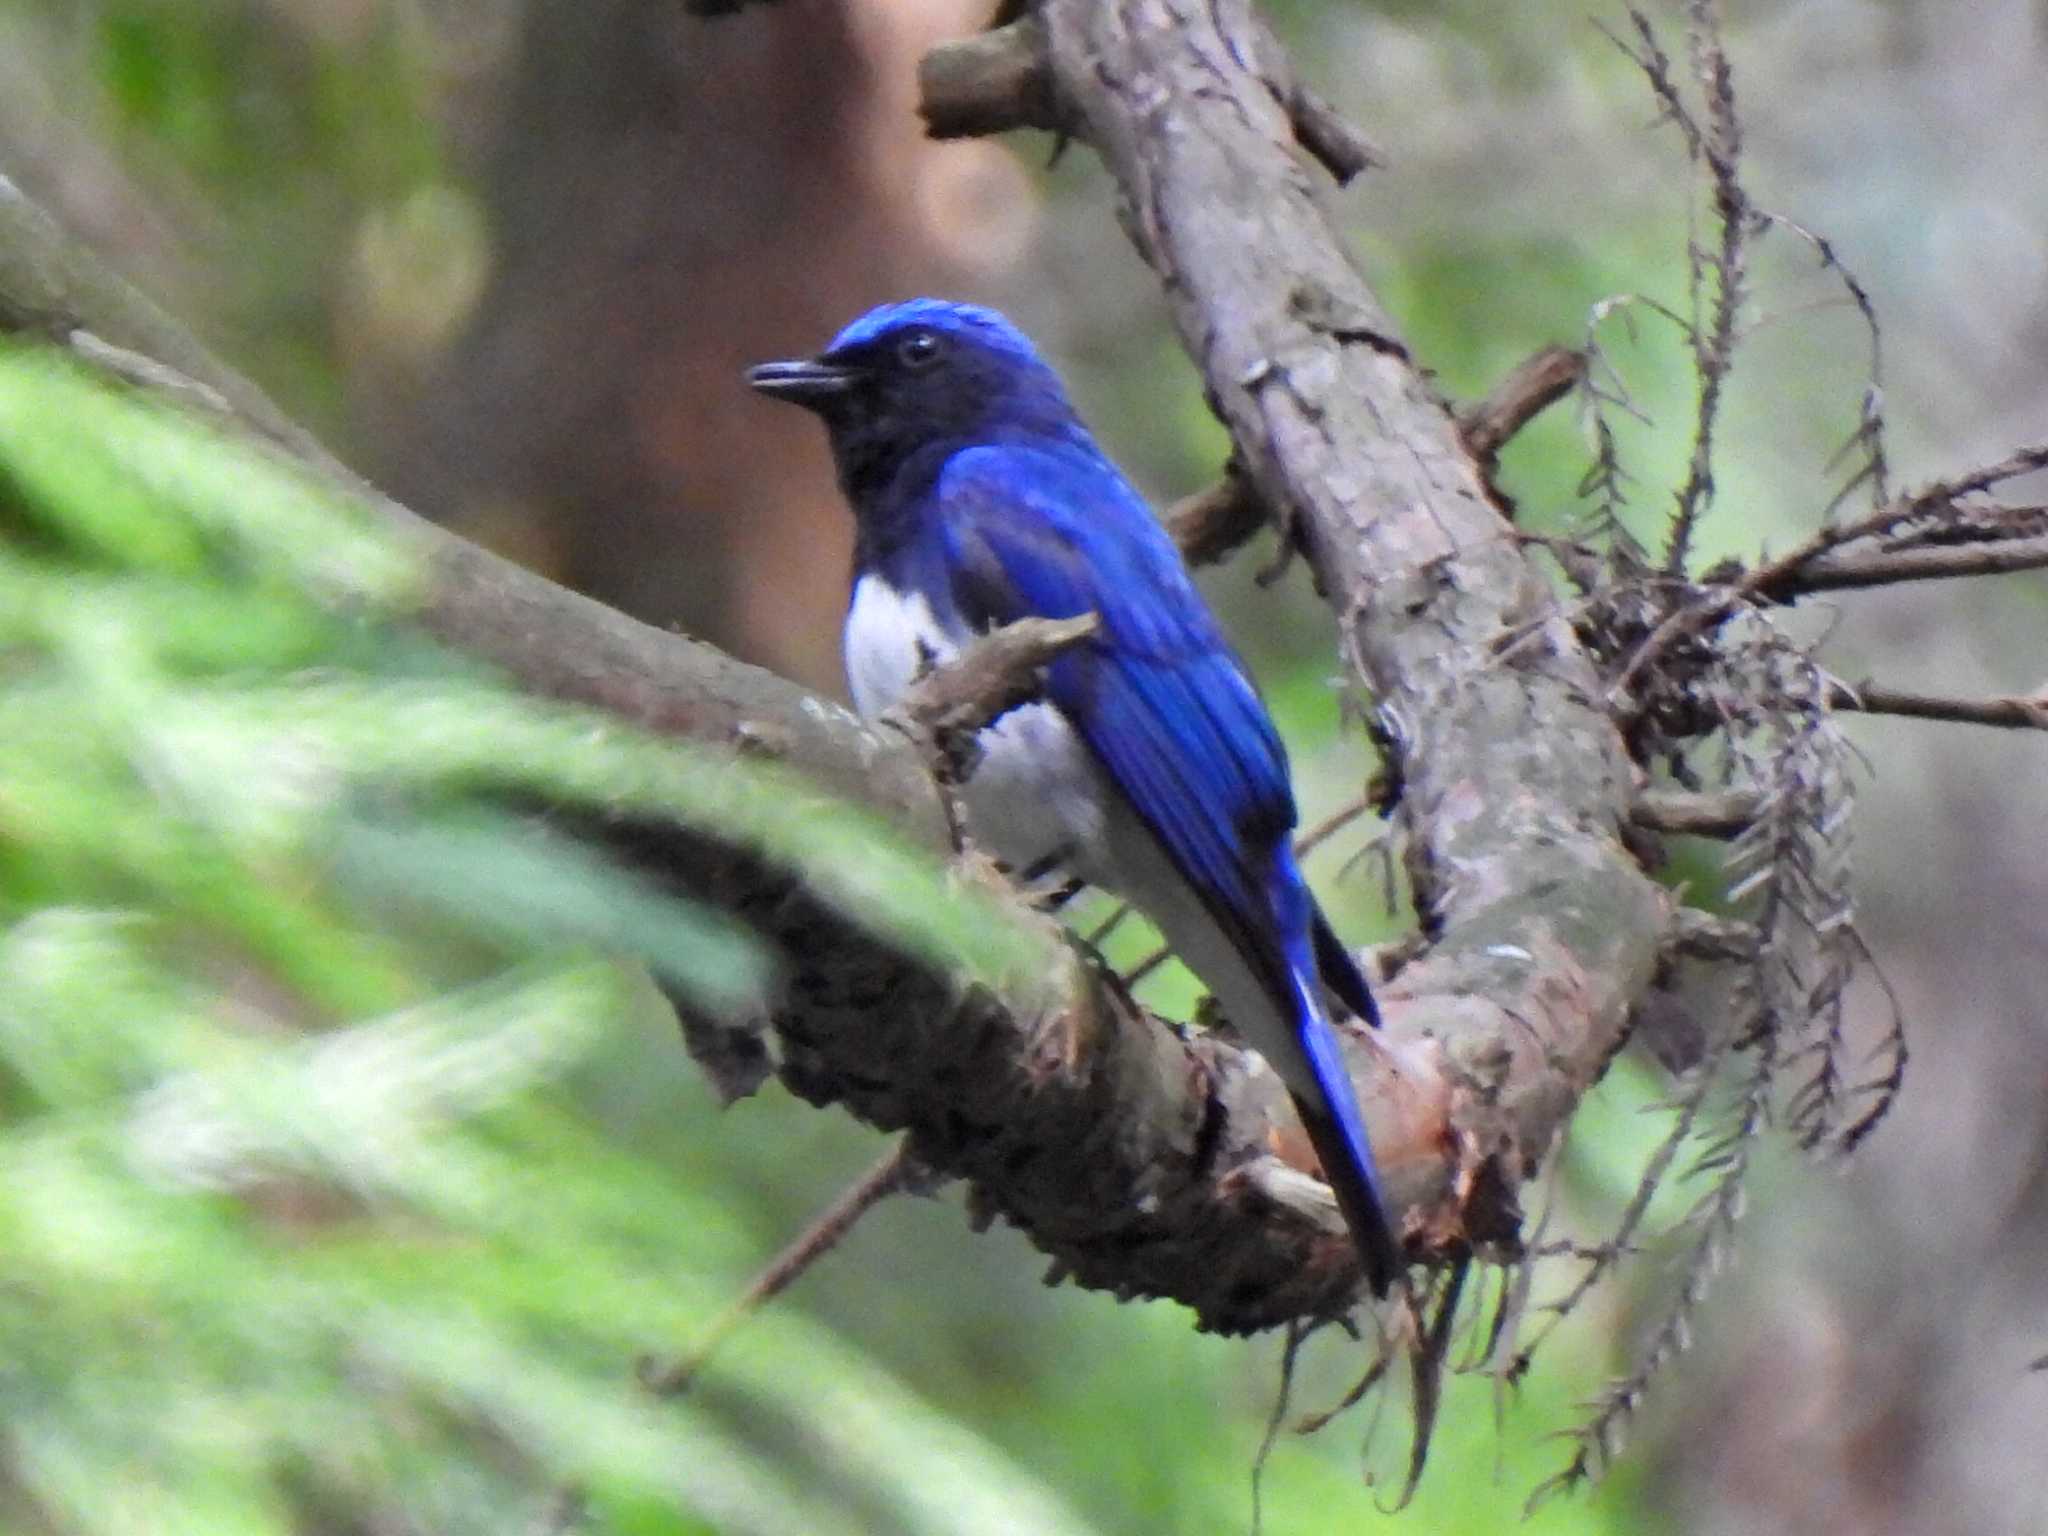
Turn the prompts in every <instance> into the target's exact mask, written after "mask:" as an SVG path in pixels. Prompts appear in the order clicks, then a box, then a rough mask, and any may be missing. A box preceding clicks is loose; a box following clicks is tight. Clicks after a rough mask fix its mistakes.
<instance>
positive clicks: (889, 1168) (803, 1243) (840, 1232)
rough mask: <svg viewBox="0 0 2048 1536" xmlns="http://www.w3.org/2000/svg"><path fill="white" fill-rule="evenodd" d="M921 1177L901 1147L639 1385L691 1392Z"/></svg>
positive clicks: (645, 1364) (644, 1363)
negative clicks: (731, 1345) (724, 1354)
mask: <svg viewBox="0 0 2048 1536" xmlns="http://www.w3.org/2000/svg"><path fill="white" fill-rule="evenodd" d="M921 1171H922V1169H921V1165H920V1164H919V1163H918V1161H917V1159H916V1158H915V1157H913V1156H912V1155H911V1152H910V1149H909V1143H908V1142H907V1141H899V1142H897V1144H896V1145H895V1146H893V1147H891V1148H890V1149H889V1150H888V1152H886V1153H884V1154H883V1156H882V1157H881V1158H880V1160H879V1161H877V1162H876V1163H875V1165H874V1166H873V1167H871V1168H870V1169H868V1171H867V1172H866V1173H864V1174H862V1175H861V1176H860V1177H859V1178H858V1179H856V1180H855V1181H854V1182H853V1183H852V1184H850V1185H848V1186H847V1187H846V1188H845V1189H844V1190H842V1191H841V1192H840V1195H839V1198H838V1199H836V1200H834V1201H833V1202H832V1203H831V1204H830V1205H828V1206H827V1207H825V1209H824V1211H823V1212H821V1213H820V1214H819V1216H818V1219H817V1220H815V1221H813V1222H812V1223H811V1224H810V1226H808V1227H806V1228H805V1229H804V1230H803V1231H802V1232H800V1233H798V1234H797V1236H796V1239H795V1240H794V1241H793V1242H791V1243H790V1245H789V1246H788V1247H787V1248H784V1249H783V1250H782V1252H780V1253H778V1254H777V1255H776V1256H775V1258H774V1259H773V1260H772V1261H771V1262H770V1263H769V1264H768V1266H767V1267H766V1268H765V1269H763V1270H762V1271H761V1272H760V1273H759V1274H758V1275H756V1276H755V1277H754V1278H753V1280H752V1281H751V1282H749V1284H748V1286H747V1288H746V1289H745V1290H744V1291H742V1292H740V1294H739V1295H738V1296H737V1297H735V1298H734V1299H733V1301H732V1303H731V1304H730V1305H729V1306H727V1307H726V1309H725V1310H724V1311H723V1312H721V1313H719V1315H718V1316H717V1317H716V1318H714V1319H713V1320H712V1323H711V1326H710V1327H709V1328H707V1329H705V1330H704V1336H703V1337H702V1338H701V1339H699V1340H698V1341H697V1344H696V1346H695V1347H694V1348H693V1349H692V1350H691V1351H690V1352H689V1353H688V1354H687V1355H684V1356H683V1357H682V1358H680V1359H678V1360H673V1361H669V1362H666V1363H664V1362H661V1361H658V1360H655V1359H653V1358H651V1357H650V1358H646V1359H643V1360H641V1362H640V1367H639V1376H640V1385H641V1386H643V1387H645V1388H646V1389H647V1390H648V1391H649V1392H652V1393H653V1394H654V1395H655V1396H657V1397H674V1396H677V1395H678V1394H680V1393H683V1392H686V1391H688V1390H689V1387H690V1383H691V1382H692V1381H694V1380H695V1379H696V1377H697V1373H698V1372H699V1371H701V1370H703V1368H704V1366H705V1365H706V1363H707V1362H709V1360H710V1359H711V1356H712V1355H713V1354H715V1353H716V1352H717V1350H718V1347H719V1346H720V1345H721V1344H723V1343H724V1342H725V1341H726V1340H727V1339H728V1338H730V1337H732V1335H733V1334H734V1333H735V1332H736V1331H738V1329H739V1327H740V1325H741V1324H743V1323H744V1322H746V1321H747V1319H748V1318H750V1317H752V1316H753V1315H754V1314H755V1313H756V1312H758V1311H760V1309H761V1308H762V1307H763V1306H765V1305H766V1304H767V1303H768V1302H771V1301H773V1300H774V1299H775V1298H776V1297H777V1296H780V1295H781V1294H782V1293H783V1292H784V1291H786V1290H788V1289H789V1288H790V1287H791V1286H792V1285H794V1284H795V1283H796V1282H797V1280H798V1279H800V1278H801V1277H802V1276H803V1274H804V1272H805V1271H806V1270H808V1269H809V1268H810V1267H811V1266H812V1265H813V1264H815V1263H817V1262H818V1260H819V1259H821V1258H823V1257H824V1256H825V1255H826V1254H828V1253H830V1252H831V1251H832V1250H833V1249H834V1248H836V1247H837V1246H838V1245H839V1244H840V1243H841V1242H842V1241H844V1240H845V1237H846V1235H847V1233H849V1232H851V1231H852V1230H853V1229H854V1226H855V1224H856V1223H858V1222H859V1221H860V1219H861V1217H863V1216H865V1215H866V1214H867V1213H868V1212H869V1211H871V1210H873V1209H874V1208H875V1207H876V1206H877V1205H879V1204H881V1202H882V1201H883V1200H885V1199H886V1198H888V1197H889V1196H890V1195H893V1194H895V1193H896V1192H897V1191H898V1190H900V1189H902V1188H904V1187H905V1186H906V1185H908V1184H909V1183H911V1182H912V1181H913V1180H914V1179H915V1178H916V1177H917V1176H918V1175H919V1173H920V1172H921Z"/></svg>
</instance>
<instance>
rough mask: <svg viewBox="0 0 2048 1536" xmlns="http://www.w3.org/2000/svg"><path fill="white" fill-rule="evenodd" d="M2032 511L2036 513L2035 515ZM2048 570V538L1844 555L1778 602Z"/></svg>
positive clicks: (1800, 580) (1792, 583)
mask: <svg viewBox="0 0 2048 1536" xmlns="http://www.w3.org/2000/svg"><path fill="white" fill-rule="evenodd" d="M2029 510H2032V509H2029ZM2044 566H2048V536H2040V537H2035V538H2027V539H1991V540H1986V541H1984V542H1981V543H1973V544H1936V545H1929V546H1925V547H1922V548H1915V549H1874V550H1841V551H1837V552H1835V553H1833V554H1829V555H1821V556H1817V557H1815V558H1814V559H1812V560H1809V561H1807V562H1806V563H1805V564H1804V565H1802V566H1801V567H1800V568H1799V569H1798V570H1797V571H1796V572H1795V573H1793V575H1792V576H1790V577H1789V578H1787V579H1786V580H1785V581H1783V582H1781V583H1779V585H1778V589H1777V591H1776V593H1774V594H1773V595H1775V596H1783V597H1802V596H1805V595H1807V594H1808V593H1813V592H1839V591H1847V590H1853V589H1855V588H1859V587H1882V586H1890V585H1892V584H1893V583H1895V582H1902V581H1942V580H1946V579H1948V578H1950V577H1959V576H2001V575H2006V574H2008V573H2010V572H2013V571H2036V570H2040V569H2041V568H2043V567H2044Z"/></svg>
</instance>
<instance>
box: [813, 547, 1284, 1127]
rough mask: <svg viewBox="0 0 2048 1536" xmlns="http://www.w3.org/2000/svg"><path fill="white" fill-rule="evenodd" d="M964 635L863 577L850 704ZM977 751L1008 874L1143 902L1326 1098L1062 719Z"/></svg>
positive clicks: (846, 645)
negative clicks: (1039, 872) (1051, 871)
mask: <svg viewBox="0 0 2048 1536" xmlns="http://www.w3.org/2000/svg"><path fill="white" fill-rule="evenodd" d="M965 639H966V637H964V636H962V635H959V634H955V633H951V632H949V631H948V630H947V629H946V628H945V627H944V626H942V625H941V624H940V623H939V621H938V618H937V616H936V615H935V614H934V613H933V612H932V607H931V604H930V603H929V602H927V601H926V600H925V599H924V598H923V597H922V596H921V595H919V594H917V593H914V592H909V593H906V592H900V591H898V590H896V589H895V588H894V587H891V586H889V585H887V584H886V583H885V582H883V581H882V580H881V578H880V577H878V576H873V575H868V576H863V577H862V578H861V579H860V580H859V582H857V583H856V584H855V586H854V589H853V603H852V606H851V607H850V608H849V609H848V610H847V614H846V630H845V634H844V637H843V649H844V652H845V659H846V680H847V686H848V688H849V690H850V691H851V693H852V694H853V703H854V707H855V708H856V709H858V710H859V711H860V712H861V714H862V715H864V716H867V717H868V718H870V719H872V718H873V717H875V716H876V715H879V714H882V713H883V712H884V711H886V710H888V709H890V708H891V707H893V706H894V705H895V704H896V703H897V701H899V700H900V699H901V698H902V697H903V694H904V692H905V691H906V690H907V689H908V688H909V687H910V685H911V684H912V683H914V682H915V681H917V679H918V678H919V677H921V676H922V675H923V674H924V673H925V671H926V670H927V669H928V668H929V667H933V666H939V665H943V664H944V663H945V662H947V661H949V660H951V659H952V658H953V657H955V656H957V655H958V654H959V653H960V651H961V649H962V647H963V645H964V643H965ZM981 745H982V749H983V755H982V759H981V762H980V763H979V764H978V765H977V766H976V768H975V770H974V773H973V775H972V776H971V777H970V778H969V779H968V781H967V783H966V785H965V787H964V788H963V789H962V791H961V795H960V798H961V802H962V805H963V808H964V809H965V811H966V815H967V827H968V831H969V832H971V833H972V834H973V836H974V837H975V839H976V840H977V841H979V842H980V843H981V844H982V845H983V846H984V847H985V848H987V849H988V850H989V851H990V852H992V853H994V854H995V855H996V856H997V857H998V858H1000V859H1002V860H1004V861H1005V862H1006V863H1007V864H1009V865H1010V867H1011V868H1012V869H1013V870H1016V871H1019V872H1023V871H1027V870H1032V869H1035V868H1037V867H1038V866H1040V865H1043V864H1046V863H1048V862H1057V863H1058V864H1059V865H1060V866H1062V867H1063V868H1064V869H1065V870H1066V871H1067V872H1068V873H1071V874H1073V875H1075V876H1076V877H1078V878H1079V879H1082V880H1085V881H1087V882H1089V883H1090V884H1091V885H1098V886H1101V887H1103V888H1104V889H1106V890H1111V891H1115V892H1117V893H1118V894H1120V895H1123V896H1125V897H1127V898H1128V899H1130V900H1132V901H1134V902H1136V903H1137V904H1138V906H1139V907H1141V908H1142V909H1143V910H1144V911H1145V912H1146V913H1147V915H1149V916H1150V917H1151V918H1152V920H1153V921H1154V922H1155V923H1157V924H1158V925H1159V928H1160V931H1161V932H1162V933H1164V934H1165V936H1166V940H1167V942H1168V943H1169V944H1171V945H1172V946H1173V948H1174V950H1175V952H1176V953H1177V954H1179V955H1180V957H1181V958H1182V959H1183V960H1185V961H1186V962H1187V964H1188V966H1189V968H1190V969H1192V970H1193V971H1194V972H1195V974H1196V975H1198V976H1200V977H1201V978H1202V979H1203V981H1205V982H1206V983H1208V985H1209V987H1210V989H1211V990H1213V991H1214V992H1215V993H1216V995H1217V998H1218V1000H1219V1001H1220V1002H1221V1003H1222V1004H1223V1007H1224V1011H1225V1013H1226V1014H1228V1015H1229V1017H1230V1018H1231V1020H1232V1021H1233V1022H1234V1023H1236V1024H1237V1026H1238V1028H1239V1030H1240V1031H1241V1032H1242V1033H1243V1035H1244V1037H1245V1038H1246V1040H1247V1041H1248V1042H1249V1043H1250V1044H1251V1045H1252V1046H1254V1047H1255V1048H1256V1049H1258V1050H1259V1051H1260V1052H1261V1053H1262V1054H1264V1055H1265V1057H1266V1058H1267V1060H1269V1061H1270V1062H1272V1063H1273V1065H1274V1066H1275V1067H1276V1068H1277V1069H1278V1070H1279V1072H1280V1074H1281V1076H1282V1077H1284V1078H1285V1079H1286V1080H1287V1081H1288V1083H1289V1084H1290V1085H1291V1086H1293V1087H1294V1088H1295V1090H1296V1091H1297V1092H1303V1093H1313V1092H1319V1091H1320V1090H1319V1089H1317V1088H1316V1086H1315V1082H1316V1080H1315V1076H1314V1073H1313V1071H1312V1070H1311V1069H1310V1068H1309V1066H1308V1063H1307V1059H1306V1057H1304V1056H1303V1055H1302V1051H1301V1047H1300V1044H1299V1042H1298V1040H1297V1039H1296V1037H1295V1035H1294V1033H1293V1031H1292V1029H1291V1027H1290V1025H1289V1022H1288V1019H1287V1018H1286V1017H1285V1016H1283V1015H1281V1014H1280V1013H1278V1012H1276V1011H1275V1009H1274V1007H1273V1004H1272V1002H1271V1000H1270V999H1268V998H1267V996H1266V994H1265V988H1264V985H1263V984H1262V983H1261V982H1260V981H1259V979H1258V978H1257V976H1255V975H1254V974H1253V972H1252V971H1251V970H1250V968H1249V967H1248V966H1247V965H1246V963H1245V960H1244V957H1243V956H1242V955H1240V954H1239V953H1238V952H1237V949H1236V946H1235V945H1233V944H1232V943H1231V941H1230V939H1229V938H1228V936H1227V935H1226V934H1224V932H1223V931H1222V930H1221V929H1220V928H1218V927H1217V925H1216V922H1215V920H1214V918H1212V917H1211V916H1210V915H1209V913H1208V911H1207V909H1206V908H1205V907H1204V906H1203V905H1202V902H1201V900H1200V898H1199V897H1197V896H1196V895H1195V893H1194V891H1193V890H1192V889H1191V888H1190V887H1189V886H1188V883H1187V881H1186V880H1185V879H1184V878H1183V877H1182V876H1181V875H1180V873H1179V872H1178V871H1177V870H1175V869H1174V867H1173V864H1172V862H1171V861H1170V860H1169V859H1168V858H1167V856H1166V853H1165V851H1164V850H1163V849H1162V848H1161V847H1160V846H1159V843H1158V840H1157V839H1156V838H1154V837H1153V835H1152V833H1151V832H1150V831H1149V830H1148V829H1147V828H1146V827H1145V826H1144V825H1143V824H1142V823H1141V822H1140V821H1139V820H1138V818H1137V817H1136V816H1135V815H1133V814H1132V812H1131V809H1130V807H1129V806H1128V805H1127V804H1126V803H1125V801H1124V798H1123V796H1122V795H1121V794H1119V793H1118V792H1117V791H1116V789H1115V787H1114V786H1113V785H1112V784H1111V783H1110V781H1109V779H1108V776H1107V775H1106V774H1105V773H1104V771H1103V769H1102V765H1101V764H1100V763H1098V762H1097V761H1096V759H1095V755H1094V754H1093V753H1092V752H1090V751H1089V750H1088V746H1087V744H1086V743H1085V742H1084V741H1082V740H1081V738H1080V736H1079V735H1078V734H1077V733H1076V732H1075V730H1074V728H1073V727H1072V726H1070V725H1069V724H1068V723H1067V721H1066V717H1065V716H1063V715H1062V714H1060V712H1059V711H1058V710H1057V709H1055V708H1054V707H1053V706H1052V705H1050V704H1026V705H1023V706H1022V707H1020V708H1017V709H1013V710H1011V711H1010V712H1009V713H1008V714H1006V715H1004V716H1003V717H1002V719H1000V720H998V721H997V722H996V723H995V724H994V725H992V726H990V727H989V728H988V729H987V730H985V731H983V732H982V734H981Z"/></svg>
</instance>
